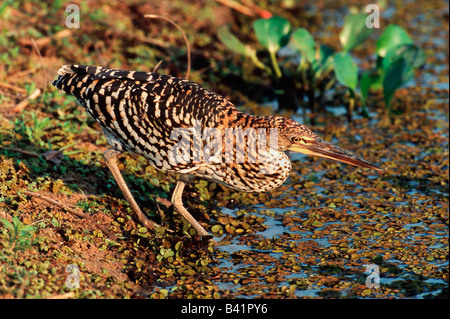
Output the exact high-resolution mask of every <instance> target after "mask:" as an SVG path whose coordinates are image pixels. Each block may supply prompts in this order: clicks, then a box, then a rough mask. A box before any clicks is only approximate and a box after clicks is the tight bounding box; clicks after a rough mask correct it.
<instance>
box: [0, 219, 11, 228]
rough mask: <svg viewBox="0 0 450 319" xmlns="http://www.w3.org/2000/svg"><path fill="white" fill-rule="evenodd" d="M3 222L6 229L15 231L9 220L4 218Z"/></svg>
mask: <svg viewBox="0 0 450 319" xmlns="http://www.w3.org/2000/svg"><path fill="white" fill-rule="evenodd" d="M1 221H2V223H3V224H4V225H5V227H6V228H9V229H11V230H14V227H13V225H12V224H11V222H10V221H9V220H7V219H6V218H2V219H1Z"/></svg>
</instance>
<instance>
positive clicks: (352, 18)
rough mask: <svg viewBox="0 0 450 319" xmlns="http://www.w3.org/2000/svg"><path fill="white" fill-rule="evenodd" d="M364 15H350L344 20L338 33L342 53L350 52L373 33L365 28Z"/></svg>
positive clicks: (370, 29)
mask: <svg viewBox="0 0 450 319" xmlns="http://www.w3.org/2000/svg"><path fill="white" fill-rule="evenodd" d="M366 18H367V16H366V14H365V13H358V14H352V15H349V16H347V17H346V18H345V21H344V27H343V28H342V31H341V33H339V40H340V41H341V45H342V48H343V49H344V51H350V50H352V49H353V48H355V47H357V46H358V45H360V44H361V43H363V42H364V41H365V40H366V39H367V38H368V37H370V35H371V34H372V33H373V29H372V28H368V27H367V26H366Z"/></svg>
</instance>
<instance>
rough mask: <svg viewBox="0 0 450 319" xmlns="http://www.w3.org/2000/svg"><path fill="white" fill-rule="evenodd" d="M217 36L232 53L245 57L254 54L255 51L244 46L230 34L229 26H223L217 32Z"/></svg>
mask: <svg viewBox="0 0 450 319" xmlns="http://www.w3.org/2000/svg"><path fill="white" fill-rule="evenodd" d="M217 36H218V37H219V39H220V41H222V42H223V44H225V46H226V47H227V48H228V49H230V50H231V51H233V52H235V53H238V54H242V55H245V56H250V55H251V54H252V51H253V49H252V48H250V47H249V46H246V45H245V44H243V43H242V42H241V41H240V40H239V39H238V38H237V37H236V36H235V35H234V34H232V33H231V32H230V29H229V28H228V27H227V26H221V27H220V28H219V29H218V31H217Z"/></svg>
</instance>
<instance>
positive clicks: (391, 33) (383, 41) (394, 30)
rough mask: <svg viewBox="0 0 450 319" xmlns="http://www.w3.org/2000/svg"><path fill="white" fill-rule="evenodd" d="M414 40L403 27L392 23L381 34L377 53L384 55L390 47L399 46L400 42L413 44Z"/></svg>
mask: <svg viewBox="0 0 450 319" xmlns="http://www.w3.org/2000/svg"><path fill="white" fill-rule="evenodd" d="M412 43H413V40H412V39H411V37H410V36H409V35H408V33H407V32H406V31H405V29H403V28H402V27H399V26H398V25H395V24H391V25H389V26H388V27H387V28H386V30H384V32H383V33H382V34H381V36H380V38H379V39H378V41H377V47H376V53H377V54H378V55H379V56H380V57H384V56H385V55H386V53H387V52H388V51H389V49H391V48H394V47H397V46H398V45H400V44H412Z"/></svg>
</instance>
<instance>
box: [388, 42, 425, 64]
mask: <svg viewBox="0 0 450 319" xmlns="http://www.w3.org/2000/svg"><path fill="white" fill-rule="evenodd" d="M400 58H402V59H405V62H406V64H408V65H409V66H410V67H412V68H413V69H415V68H418V67H420V66H421V65H422V64H424V62H425V52H424V51H423V50H422V49H421V48H419V47H417V46H415V45H414V44H400V45H397V46H395V47H391V48H390V49H389V50H388V51H387V52H386V55H385V57H384V58H383V61H382V66H383V69H387V68H388V66H389V64H392V63H393V62H395V61H396V60H398V59H400Z"/></svg>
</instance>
